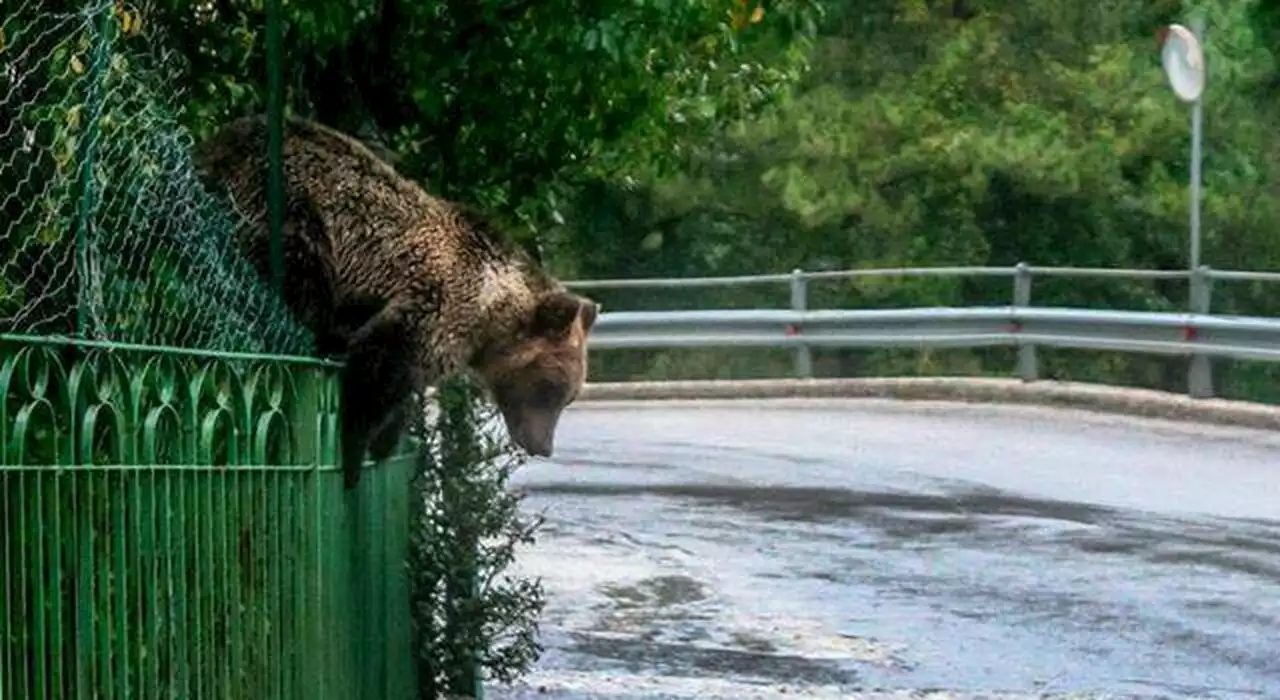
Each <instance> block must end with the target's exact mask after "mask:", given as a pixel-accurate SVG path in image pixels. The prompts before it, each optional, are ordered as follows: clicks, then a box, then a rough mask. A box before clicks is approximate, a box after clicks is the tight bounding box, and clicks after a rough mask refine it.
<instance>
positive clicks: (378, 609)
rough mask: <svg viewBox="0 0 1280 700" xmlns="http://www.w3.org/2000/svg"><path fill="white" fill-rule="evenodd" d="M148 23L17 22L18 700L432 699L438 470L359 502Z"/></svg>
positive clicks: (34, 16) (308, 368)
mask: <svg viewBox="0 0 1280 700" xmlns="http://www.w3.org/2000/svg"><path fill="white" fill-rule="evenodd" d="M128 12H129V11H128V9H127V8H126V7H125V6H124V5H123V4H117V3H115V2H113V1H112V0H89V1H88V2H86V3H85V4H84V6H83V7H78V8H74V9H66V5H65V4H64V3H60V2H56V1H55V0H49V1H48V2H46V3H45V4H44V5H41V4H40V3H38V2H24V3H20V4H19V6H18V7H17V9H10V8H6V10H5V12H4V14H3V16H0V390H2V391H3V397H4V398H3V403H0V447H2V448H3V449H0V527H2V528H3V529H2V530H0V700H43V699H45V698H80V697H103V696H106V697H113V698H199V697H220V698H244V699H246V700H258V699H260V698H306V699H307V700H310V699H311V698H329V697H331V698H361V699H362V700H363V699H365V698H369V699H373V700H377V699H378V698H408V697H415V696H416V694H417V689H416V683H415V678H414V661H415V659H414V655H413V649H412V642H411V635H412V624H411V621H410V620H411V617H410V615H409V614H408V613H409V612H410V608H409V600H410V596H409V592H408V590H407V585H408V584H407V582H406V576H405V570H404V561H405V557H406V556H407V553H408V550H409V547H410V542H409V537H408V531H407V530H408V526H409V523H410V519H411V514H410V512H409V503H408V499H409V487H408V484H409V483H410V479H411V477H412V476H413V475H414V472H415V470H416V468H417V467H416V462H417V460H418V456H417V455H415V454H414V453H413V452H412V451H402V452H401V453H399V454H398V455H397V456H396V457H394V458H393V459H391V460H390V461H389V462H387V463H384V464H382V465H380V466H379V467H378V468H377V469H376V470H372V471H370V473H369V474H367V475H366V476H365V478H364V479H362V481H361V485H360V487H359V488H358V489H357V490H355V491H352V492H346V491H344V490H343V488H342V485H341V484H342V479H341V475H340V473H339V471H338V469H337V467H336V461H337V460H336V455H337V454H338V447H339V445H338V435H337V434H336V428H335V426H336V424H337V423H336V415H337V411H338V410H339V406H338V404H337V399H336V396H337V393H336V384H335V382H336V376H337V372H339V371H340V368H339V367H338V366H336V365H333V364H331V363H325V362H321V361H318V360H314V359H308V358H306V357H304V356H305V355H308V354H309V353H310V351H311V338H310V336H309V335H308V334H307V333H306V332H305V331H304V330H303V329H301V328H300V327H298V326H297V325H296V324H294V323H293V322H292V320H291V319H290V317H289V316H288V314H287V313H286V312H285V311H284V309H283V307H282V305H281V304H280V303H279V302H278V300H277V298H276V297H275V295H274V294H272V293H271V292H270V290H269V289H267V287H266V286H265V285H263V284H261V283H259V282H258V281H257V279H256V277H255V275H254V273H253V271H252V270H251V269H250V267H249V266H248V264H247V263H246V262H245V261H243V260H242V259H241V258H239V257H238V255H237V254H236V252H235V250H234V248H233V245H232V242H231V231H232V226H231V218H230V215H229V213H228V211H227V210H226V209H225V208H224V207H223V205H222V204H221V203H220V202H218V201H216V200H215V199H214V198H213V197H211V196H210V195H209V194H208V193H206V192H205V190H204V189H203V188H202V187H201V186H200V184H199V183H198V182H197V180H196V177H195V173H194V168H193V167H192V164H191V161H190V153H191V148H190V147H191V139H190V137H189V136H188V135H187V133H186V132H185V131H184V130H183V129H181V128H180V127H179V126H178V124H177V123H176V121H175V120H174V119H173V116H172V115H173V110H172V105H174V104H176V103H178V102H179V101H180V99H181V97H180V96H177V95H168V96H165V95H161V94H160V93H158V92H157V91H155V90H154V89H153V88H154V87H155V86H157V85H164V82H163V81H164V76H163V75H162V74H159V73H154V72H150V69H149V68H148V66H150V65H154V59H155V58H156V56H148V55H144V54H143V53H142V52H140V51H138V50H135V49H132V48H130V47H131V45H130V44H129V43H128V41H126V40H125V39H127V34H128V31H129V27H130V26H132V25H131V24H130V20H131V16H130V15H129V14H128ZM406 444H408V443H406Z"/></svg>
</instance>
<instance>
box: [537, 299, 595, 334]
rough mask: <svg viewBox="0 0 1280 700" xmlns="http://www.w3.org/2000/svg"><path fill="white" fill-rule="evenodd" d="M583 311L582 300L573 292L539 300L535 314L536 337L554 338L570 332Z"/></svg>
mask: <svg viewBox="0 0 1280 700" xmlns="http://www.w3.org/2000/svg"><path fill="white" fill-rule="evenodd" d="M581 311H582V298H581V297H579V296H578V295H576V294H573V293H572V292H552V293H550V294H547V295H544V296H543V297H542V298H541V299H540V300H538V308H537V310H535V311H534V314H533V327H532V328H531V329H530V330H532V331H533V334H534V335H538V336H543V337H547V338H554V337H557V336H561V335H564V334H565V333H568V332H569V327H570V326H572V325H573V320H574V319H576V318H577V317H578V314H579V313H580V312H581Z"/></svg>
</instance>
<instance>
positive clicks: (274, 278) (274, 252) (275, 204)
mask: <svg viewBox="0 0 1280 700" xmlns="http://www.w3.org/2000/svg"><path fill="white" fill-rule="evenodd" d="M280 4H281V0H267V8H266V9H267V190H268V191H267V216H268V218H269V223H270V226H271V283H272V286H273V287H274V288H275V290H276V292H277V293H280V292H283V291H284V241H283V240H282V239H281V228H282V226H283V224H284V80H283V75H282V73H283V69H282V67H281V62H282V61H283V60H284V59H283V56H282V54H283V52H282V51H281V47H280V44H281V43H282V42H283V37H282V34H283V29H282V27H281V24H282V22H283V19H282V18H281V16H280V15H281V9H280Z"/></svg>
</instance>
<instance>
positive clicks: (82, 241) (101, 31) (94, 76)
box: [75, 2, 115, 338]
mask: <svg viewBox="0 0 1280 700" xmlns="http://www.w3.org/2000/svg"><path fill="white" fill-rule="evenodd" d="M112 7H113V6H112V4H111V3H109V2H107V3H103V5H102V9H101V10H100V14H99V16H98V23H97V30H96V31H94V33H93V48H92V52H93V55H92V58H91V59H90V62H89V86H88V94H87V95H86V96H85V107H86V110H85V111H86V115H85V127H84V133H83V134H81V135H80V140H79V142H78V143H77V144H76V163H77V164H78V166H79V170H78V172H77V174H76V189H77V195H78V196H77V199H78V200H79V204H78V211H77V212H76V258H75V259H76V263H75V269H76V279H77V282H78V287H77V294H76V336H77V337H79V338H83V337H85V328H86V327H87V326H88V317H87V314H86V312H85V303H86V298H87V296H88V288H89V277H88V276H89V227H90V225H91V219H92V218H93V210H94V207H95V206H97V202H96V197H95V196H94V194H95V193H94V186H93V185H94V179H93V159H94V155H95V153H96V151H97V146H98V136H99V131H100V126H101V120H102V104H103V101H104V96H103V90H104V88H103V83H104V82H106V76H107V70H108V62H107V54H108V51H109V50H110V48H111V38H112V37H111V30H112V28H113V27H114V26H115V23H114V22H112V21H111V9H112Z"/></svg>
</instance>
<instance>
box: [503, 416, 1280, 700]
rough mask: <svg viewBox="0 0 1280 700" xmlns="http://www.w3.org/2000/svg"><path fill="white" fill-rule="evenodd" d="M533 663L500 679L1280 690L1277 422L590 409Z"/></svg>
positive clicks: (584, 685) (533, 560)
mask: <svg viewBox="0 0 1280 700" xmlns="http://www.w3.org/2000/svg"><path fill="white" fill-rule="evenodd" d="M557 445H558V448H557V449H558V450H559V452H558V454H557V457H556V459H554V460H550V461H547V460H538V461H532V462H530V463H529V464H528V465H526V466H525V467H524V468H523V469H521V470H520V471H519V472H518V473H517V474H516V475H515V476H514V477H513V484H514V485H516V486H518V487H520V488H522V489H523V490H525V492H526V493H527V494H528V498H527V500H526V507H527V508H529V509H533V510H539V511H542V512H544V513H545V514H546V516H547V518H548V522H547V525H546V527H545V528H544V530H543V531H542V534H541V535H540V538H539V542H538V543H537V545H535V546H534V547H532V548H530V549H528V550H526V551H525V552H524V553H523V555H522V557H521V559H520V560H519V565H518V567H517V569H518V570H522V571H523V572H525V573H531V574H534V575H538V576H541V577H543V580H544V582H545V585H546V589H547V592H548V594H549V596H548V606H547V611H546V615H545V616H544V620H543V623H542V632H543V642H544V644H545V645H546V646H547V651H546V652H545V654H544V656H543V659H542V661H541V662H540V664H539V666H538V668H537V670H536V671H535V673H533V674H532V675H531V676H530V677H529V678H528V679H527V680H526V681H525V682H524V683H522V684H520V685H517V686H515V687H511V688H503V687H496V686H495V687H492V688H490V689H489V690H488V693H487V694H488V696H489V697H490V698H510V699H514V698H525V697H544V698H564V699H568V698H658V697H664V698H665V697H672V698H674V697H680V698H744V699H745V698H774V697H777V698H782V697H787V698H797V697H799V698H819V697H821V698H827V697H830V698H908V697H910V698H938V699H939V700H941V699H942V698H948V699H951V698H979V697H981V698H997V697H998V698H1033V697H1034V698H1058V697H1062V698H1067V697H1071V698H1144V699H1145V698H1151V699H1154V698H1215V699H1221V700H1235V699H1237V698H1240V699H1244V698H1248V699H1250V700H1256V699H1258V698H1280V595H1277V593H1278V592H1280V433H1276V432H1264V431H1258V430H1249V429H1240V428H1228V427H1213V426H1198V425H1194V424H1187V423H1175V422H1164V421H1156V420H1148V419H1130V418H1124V417H1118V416H1115V415H1102V414H1091V413H1087V412H1083V411H1074V410H1066V409H1051V408H1038V407H1030V406H997V405H973V404H947V403H920V402H911V403H901V402H893V401H886V400H870V399H853V400H836V399H831V400H774V401H740V402H692V401H688V402H637V403H624V402H599V403H597V402H588V403H582V404H579V405H575V406H574V407H573V408H571V409H570V410H569V411H568V412H567V413H566V414H565V416H564V418H563V419H562V427H561V428H560V432H559V434H558V436H557Z"/></svg>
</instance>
